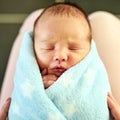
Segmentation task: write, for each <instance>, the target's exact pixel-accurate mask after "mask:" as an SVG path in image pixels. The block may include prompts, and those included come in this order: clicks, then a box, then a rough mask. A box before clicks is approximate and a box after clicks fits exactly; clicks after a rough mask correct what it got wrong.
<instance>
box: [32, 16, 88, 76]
mask: <svg viewBox="0 0 120 120" xmlns="http://www.w3.org/2000/svg"><path fill="white" fill-rule="evenodd" d="M88 34H89V33H88V26H87V23H86V21H85V20H80V19H78V18H74V17H61V16H55V17H53V16H52V17H49V18H48V19H46V20H39V21H38V23H37V26H36V28H35V37H34V43H35V44H34V47H35V53H36V57H37V60H38V64H39V66H40V68H41V70H43V69H44V68H47V69H48V73H49V74H55V75H57V76H60V75H61V74H62V73H63V72H64V71H65V70H67V69H69V68H70V67H72V66H73V65H75V64H77V63H78V62H79V61H81V60H82V59H83V58H84V57H85V56H86V55H87V53H88V52H89V50H90V40H89V38H88Z"/></svg>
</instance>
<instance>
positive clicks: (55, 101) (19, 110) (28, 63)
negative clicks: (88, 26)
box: [9, 32, 110, 120]
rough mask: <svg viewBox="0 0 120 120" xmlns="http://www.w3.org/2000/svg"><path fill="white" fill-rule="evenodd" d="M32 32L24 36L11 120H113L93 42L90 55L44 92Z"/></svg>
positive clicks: (10, 111) (106, 84)
mask: <svg viewBox="0 0 120 120" xmlns="http://www.w3.org/2000/svg"><path fill="white" fill-rule="evenodd" d="M32 36H33V33H32V32H28V33H26V34H25V35H24V37H23V40H22V45H21V49H20V55H19V58H18V62H17V68H16V73H15V78H14V90H13V93H12V101H11V105H10V110H9V120H109V119H110V116H109V110H108V107H107V92H108V91H110V86H109V82H108V76H107V73H106V70H105V67H104V65H103V63H102V62H101V60H100V58H99V55H98V53H97V50H96V46H95V43H94V41H93V40H92V44H91V50H90V52H89V53H88V55H87V56H86V57H85V58H84V59H83V60H82V61H80V62H79V63H78V64H76V65H75V66H73V67H71V68H70V69H68V70H67V71H65V72H64V73H63V74H62V75H61V76H60V77H59V78H58V80H57V81H56V82H55V83H54V84H53V85H51V86H50V87H49V88H48V89H44V85H43V82H42V76H41V73H40V70H39V66H38V64H37V62H36V59H35V55H34V50H33V41H32Z"/></svg>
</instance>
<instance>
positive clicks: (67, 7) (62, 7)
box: [35, 3, 89, 25]
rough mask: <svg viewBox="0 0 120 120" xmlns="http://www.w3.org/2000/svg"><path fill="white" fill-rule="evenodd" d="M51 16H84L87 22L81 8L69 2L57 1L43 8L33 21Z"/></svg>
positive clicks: (85, 18)
mask: <svg viewBox="0 0 120 120" xmlns="http://www.w3.org/2000/svg"><path fill="white" fill-rule="evenodd" d="M51 16H61V17H68V18H71V17H76V18H84V20H85V21H87V22H89V21H88V20H87V15H86V13H85V12H84V11H83V10H82V9H81V8H77V7H76V6H74V5H71V4H65V3H59V4H55V5H52V6H50V7H48V8H46V9H44V10H43V12H42V13H41V14H40V16H39V17H38V18H37V20H36V21H35V25H36V24H37V23H38V22H39V21H40V20H41V19H43V20H46V19H49V17H51Z"/></svg>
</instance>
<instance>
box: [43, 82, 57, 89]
mask: <svg viewBox="0 0 120 120" xmlns="http://www.w3.org/2000/svg"><path fill="white" fill-rule="evenodd" d="M54 82H55V81H43V84H44V88H45V89H47V88H48V87H50V86H51V85H52V84H53V83H54Z"/></svg>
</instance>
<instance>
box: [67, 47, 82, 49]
mask: <svg viewBox="0 0 120 120" xmlns="http://www.w3.org/2000/svg"><path fill="white" fill-rule="evenodd" d="M69 50H80V48H77V47H72V48H69Z"/></svg>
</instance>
